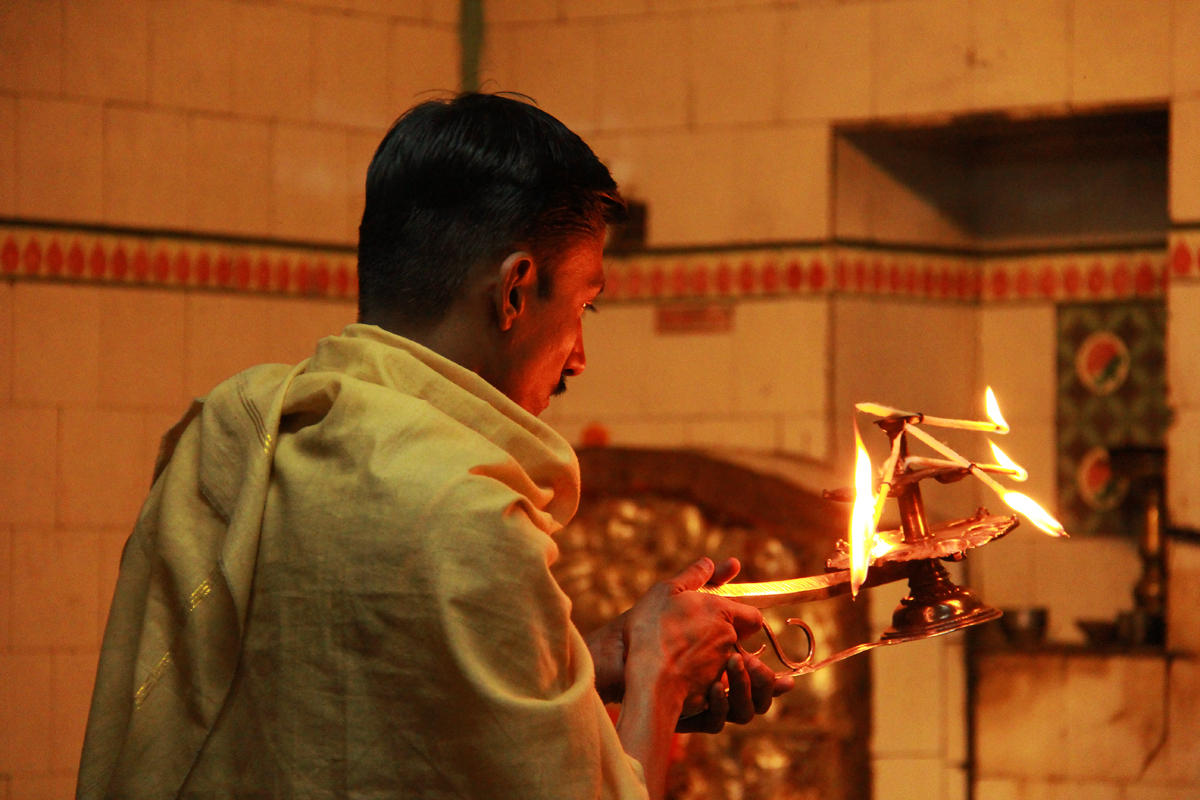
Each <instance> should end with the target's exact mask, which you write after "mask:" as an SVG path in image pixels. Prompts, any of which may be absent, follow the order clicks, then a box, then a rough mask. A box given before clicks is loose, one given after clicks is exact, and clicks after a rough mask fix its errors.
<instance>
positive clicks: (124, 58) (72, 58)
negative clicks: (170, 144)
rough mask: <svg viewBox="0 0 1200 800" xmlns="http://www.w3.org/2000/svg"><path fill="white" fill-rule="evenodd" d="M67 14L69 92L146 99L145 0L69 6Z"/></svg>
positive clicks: (147, 39) (103, 0) (147, 43)
mask: <svg viewBox="0 0 1200 800" xmlns="http://www.w3.org/2000/svg"><path fill="white" fill-rule="evenodd" d="M63 11H64V27H65V32H64V44H65V58H66V72H65V75H66V81H65V83H66V86H65V87H64V88H65V89H66V91H67V92H68V93H69V94H82V95H86V96H88V97H96V98H100V99H105V100H129V101H144V100H145V99H146V97H147V94H148V91H149V90H148V87H149V80H150V29H149V18H150V17H149V14H150V12H149V3H148V2H147V0H97V1H96V2H88V3H65V4H64V6H63Z"/></svg>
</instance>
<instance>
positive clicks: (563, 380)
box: [550, 373, 567, 397]
mask: <svg viewBox="0 0 1200 800" xmlns="http://www.w3.org/2000/svg"><path fill="white" fill-rule="evenodd" d="M566 390H567V376H566V373H563V374H562V375H560V376H559V377H558V385H557V386H555V387H554V391H552V392H550V394H551V395H553V396H554V397H558V396H559V395H560V394H562V393H563V392H565V391H566Z"/></svg>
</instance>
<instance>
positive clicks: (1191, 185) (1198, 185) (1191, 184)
mask: <svg viewBox="0 0 1200 800" xmlns="http://www.w3.org/2000/svg"><path fill="white" fill-rule="evenodd" d="M1169 169H1170V186H1171V195H1170V212H1171V221H1172V222H1175V223H1179V222H1194V221H1196V220H1200V98H1191V99H1186V100H1175V101H1174V102H1172V103H1171V147H1170V167H1169Z"/></svg>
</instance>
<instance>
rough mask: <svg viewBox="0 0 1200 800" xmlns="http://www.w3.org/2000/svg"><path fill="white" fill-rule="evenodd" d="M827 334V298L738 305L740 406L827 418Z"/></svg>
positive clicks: (736, 333)
mask: <svg viewBox="0 0 1200 800" xmlns="http://www.w3.org/2000/svg"><path fill="white" fill-rule="evenodd" d="M828 333H829V305H828V300H827V299H826V298H824V297H816V298H812V299H802V300H764V301H760V302H744V303H741V304H739V305H738V306H737V311H736V325H735V327H734V332H733V337H734V348H735V350H736V352H737V353H738V358H737V360H736V361H735V362H734V403H735V408H736V409H737V410H738V411H739V412H742V413H762V412H778V413H784V414H791V415H811V416H813V417H815V418H817V419H820V420H824V419H825V417H826V415H827V413H828V411H829V408H828V398H829V394H830V388H831V387H830V386H829V379H830V377H831V375H830V362H829V336H828Z"/></svg>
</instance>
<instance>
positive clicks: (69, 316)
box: [12, 283, 100, 407]
mask: <svg viewBox="0 0 1200 800" xmlns="http://www.w3.org/2000/svg"><path fill="white" fill-rule="evenodd" d="M98 292H99V290H98V289H96V288H94V287H91V286H72V285H70V284H53V283H18V284H16V285H15V286H13V291H12V301H13V340H12V341H13V399H14V400H16V401H17V402H19V403H33V404H38V405H43V406H48V407H54V406H59V407H62V406H68V407H70V406H86V407H90V406H94V405H95V403H96V398H97V393H98V387H99V366H98V365H99V362H100V314H99V301H100V298H99V294H98Z"/></svg>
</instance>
